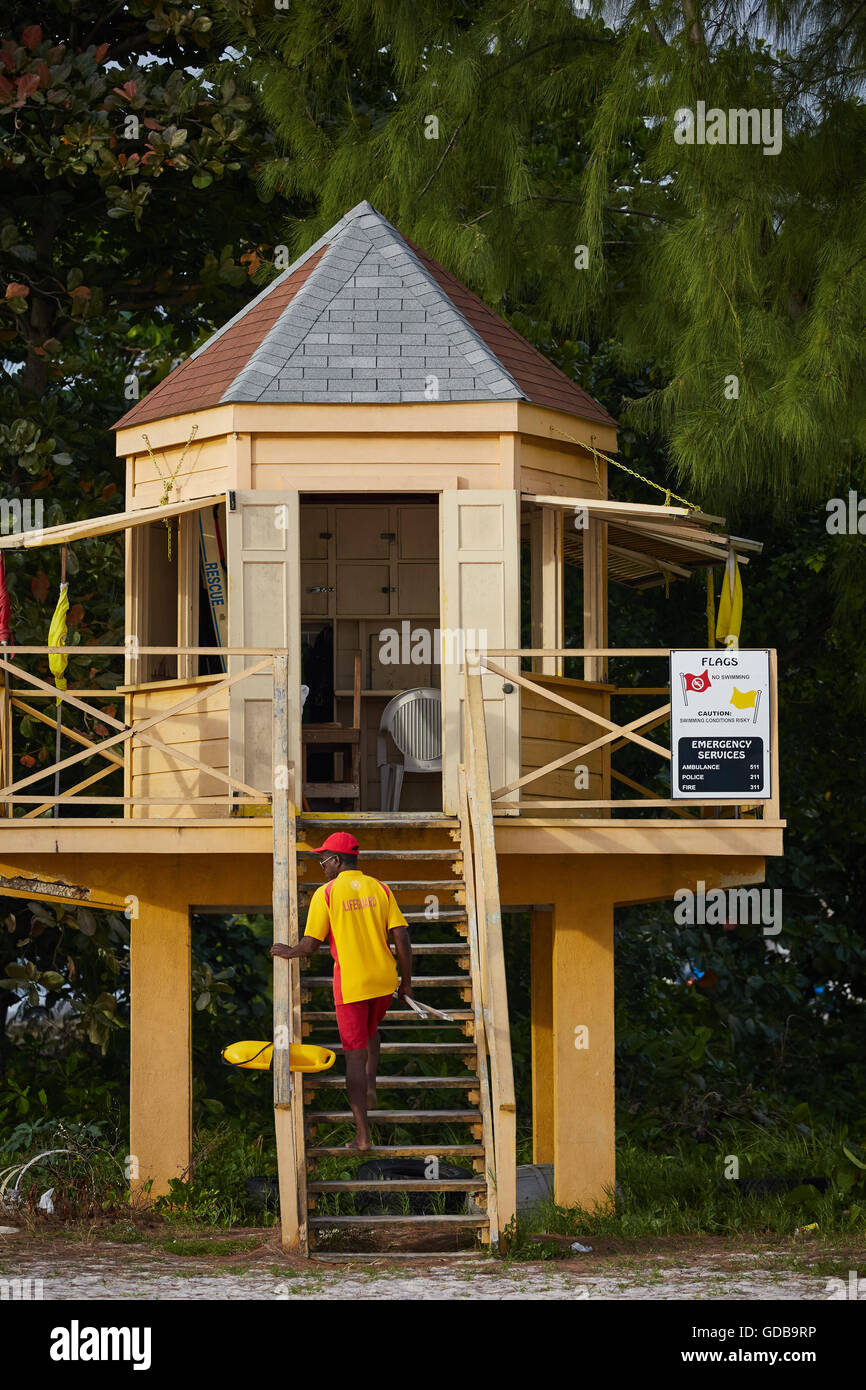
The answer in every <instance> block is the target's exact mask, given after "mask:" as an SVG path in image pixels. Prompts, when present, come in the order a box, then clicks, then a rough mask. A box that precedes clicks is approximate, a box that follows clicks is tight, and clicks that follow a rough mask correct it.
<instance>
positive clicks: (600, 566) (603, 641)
mask: <svg viewBox="0 0 866 1390" xmlns="http://www.w3.org/2000/svg"><path fill="white" fill-rule="evenodd" d="M583 643H584V646H585V647H605V646H606V645H607V522H605V521H600V520H599V518H598V517H596V516H590V518H589V525H588V527H587V528H586V530H585V531H584V533H583ZM605 666H606V662H605V661H604V659H603V658H602V657H599V656H589V657H585V658H584V662H583V679H584V680H585V681H603V680H605V678H606V676H605Z"/></svg>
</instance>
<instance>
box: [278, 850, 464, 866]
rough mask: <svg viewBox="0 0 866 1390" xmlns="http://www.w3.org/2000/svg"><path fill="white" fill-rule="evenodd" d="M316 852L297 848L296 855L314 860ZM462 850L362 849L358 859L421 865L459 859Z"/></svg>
mask: <svg viewBox="0 0 866 1390" xmlns="http://www.w3.org/2000/svg"><path fill="white" fill-rule="evenodd" d="M316 853H317V851H316V850H314V849H304V848H303V847H301V846H298V855H299V856H303V857H304V858H306V859H309V858H315V856H316ZM462 857H463V851H462V849H362V850H361V851H360V853H359V855H358V858H359V859H409V860H412V859H414V860H415V861H416V863H421V864H423V863H424V861H425V860H427V859H461V858H462Z"/></svg>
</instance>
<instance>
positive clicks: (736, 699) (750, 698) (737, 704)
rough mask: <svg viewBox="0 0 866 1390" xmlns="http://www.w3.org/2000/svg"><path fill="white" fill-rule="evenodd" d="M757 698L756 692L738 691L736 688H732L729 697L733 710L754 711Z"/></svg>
mask: <svg viewBox="0 0 866 1390" xmlns="http://www.w3.org/2000/svg"><path fill="white" fill-rule="evenodd" d="M757 698H758V692H757V690H738V689H737V687H736V686H734V692H733V694H732V695H731V704H732V705H733V706H734V708H735V709H754V707H755V701H756V700H757Z"/></svg>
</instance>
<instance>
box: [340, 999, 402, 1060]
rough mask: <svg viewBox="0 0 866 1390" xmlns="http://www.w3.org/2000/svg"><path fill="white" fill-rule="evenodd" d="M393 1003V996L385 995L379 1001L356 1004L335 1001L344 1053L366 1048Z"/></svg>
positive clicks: (368, 1000) (360, 1000) (366, 1000)
mask: <svg viewBox="0 0 866 1390" xmlns="http://www.w3.org/2000/svg"><path fill="white" fill-rule="evenodd" d="M393 1002H394V996H393V994H383V995H381V996H380V997H379V998H378V999H359V1000H357V1002H356V1003H354V1004H338V1003H337V1001H336V1000H334V1008H335V1009H336V1010H337V1027H338V1028H339V1030H340V1042H341V1043H342V1044H343V1051H344V1052H354V1051H355V1050H356V1049H357V1048H359V1047H366V1046H367V1043H368V1042H369V1041H370V1039H371V1038H372V1037H373V1036H374V1035H375V1033H376V1029H377V1028H378V1027H379V1024H380V1023H381V1021H382V1019H383V1018H384V1017H385V1015H386V1013H387V1012H388V1009H389V1008H390V1007H391V1005H392V1004H393Z"/></svg>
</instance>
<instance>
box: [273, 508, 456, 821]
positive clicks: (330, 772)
mask: <svg viewBox="0 0 866 1390" xmlns="http://www.w3.org/2000/svg"><path fill="white" fill-rule="evenodd" d="M300 561H301V670H302V674H301V680H302V682H303V684H304V686H306V687H307V688H308V694H307V696H306V701H305V705H304V711H303V720H302V741H303V743H304V745H305V761H306V775H305V784H306V783H309V784H311V785H313V786H315V787H316V789H317V791H318V792H320V793H321V792H322V791H323V790H324V789H325V788H326V787H327V784H328V783H329V782H330V783H332V784H333V785H334V786H335V787H336V786H340V787H341V788H342V789H343V790H344V791H345V789H346V788H347V787H349V786H353V788H354V790H355V794H353V795H342V796H339V797H332V798H329V797H328V796H327V795H326V794H325V795H322V794H319V795H315V796H310V797H309V798H308V804H309V806H310V809H311V810H329V809H340V810H351V809H357V810H381V809H383V803H384V802H385V801H386V800H387V801H388V802H389V804H388V806H387V807H386V809H390V810H399V811H415V810H440V809H441V806H442V777H441V708H440V706H439V702H438V695H437V696H434V697H430V696H429V692H430V691H436V692H438V691H439V690H440V688H441V672H440V663H439V660H438V652H437V650H436V643H437V634H438V629H439V626H440V582H439V500H438V497H437V496H436V495H435V494H433V495H429V496H428V495H423V496H418V495H409V496H399V495H389V496H384V497H383V496H379V497H371V496H370V495H369V494H365V495H358V496H354V495H351V494H342V495H340V496H335V495H330V494H329V495H309V496H305V497H303V498H302V499H301V504H300ZM421 691H426V692H428V695H427V697H425V698H422V697H421V695H420V694H416V692H421ZM401 695H402V696H405V697H406V700H405V701H404V702H403V704H402V706H401V707H400V708H401V710H406V709H407V708H411V710H412V711H413V713H412V714H411V715H405V714H404V715H403V716H402V724H400V725H395V726H393V727H392V728H389V727H388V726H391V721H392V717H393V715H394V712H395V705H394V702H395V700H396V697H398V696H401ZM416 711H417V713H415V712H416ZM383 721H384V726H385V727H383ZM413 721H414V722H413ZM434 723H435V724H436V727H435V729H434V728H433V724H434ZM329 724H330V725H333V726H334V727H335V731H336V730H355V729H357V757H356V758H355V757H354V755H353V751H352V749H353V745H347V747H345V748H342V749H341V748H340V747H339V736H338V734H337V733H336V732H335V737H334V740H333V746H330V745H329V743H328V740H327V726H328V725H329ZM313 730H318V732H316V733H313ZM393 734H396V735H397V738H396V740H395V737H394V736H393ZM434 736H435V737H434ZM400 743H402V744H403V747H402V749H401V747H400V746H399V744H400ZM434 744H435V747H434ZM431 754H433V756H432V757H431V756H430V755H431ZM422 755H426V756H422ZM419 757H420V760H421V761H424V762H426V763H427V764H430V763H434V762H436V761H437V758H438V762H439V767H438V769H436V770H430V769H429V768H428V769H427V770H425V771H413V770H412V767H413V759H414V760H417V759H419ZM383 766H384V768H385V771H384V773H383ZM389 768H400V769H401V773H400V774H398V775H396V776H395V774H394V773H393V772H390V771H389V770H388V769H389ZM398 783H399V785H398V786H396V784H398ZM395 786H396V790H395ZM395 801H396V804H395Z"/></svg>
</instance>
